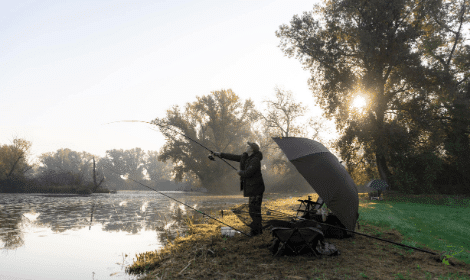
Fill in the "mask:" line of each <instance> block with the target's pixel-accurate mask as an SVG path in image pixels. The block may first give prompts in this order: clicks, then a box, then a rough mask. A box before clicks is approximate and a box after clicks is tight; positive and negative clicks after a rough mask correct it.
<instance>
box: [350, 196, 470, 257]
mask: <svg viewBox="0 0 470 280" xmlns="http://www.w3.org/2000/svg"><path fill="white" fill-rule="evenodd" d="M437 204H440V205H435V204H423V203H416V201H413V202H394V201H386V200H384V201H379V202H376V204H373V205H370V207H362V208H360V210H359V214H360V220H365V221H367V222H368V223H371V224H373V225H377V226H381V227H390V228H394V229H396V230H398V231H399V232H400V233H401V234H403V235H404V236H405V240H404V241H403V244H406V245H410V246H415V247H420V246H419V245H420V244H425V245H426V246H428V247H429V248H431V249H433V250H438V251H441V252H447V253H446V254H447V255H448V256H449V257H448V258H452V257H455V258H457V259H459V260H462V261H464V262H465V263H468V264H470V241H469V239H468V236H469V235H470V207H465V205H463V204H460V205H458V204H457V203H456V202H455V201H452V199H447V200H444V201H443V203H440V202H438V203H437ZM371 207H374V208H371Z"/></svg>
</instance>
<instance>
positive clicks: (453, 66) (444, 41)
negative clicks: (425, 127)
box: [419, 0, 470, 192]
mask: <svg viewBox="0 0 470 280" xmlns="http://www.w3.org/2000/svg"><path fill="white" fill-rule="evenodd" d="M469 11H470V1H468V0H459V1H457V0H454V1H441V0H432V1H429V2H428V3H427V5H426V17H425V19H426V21H425V23H424V27H425V28H423V30H424V33H423V36H422V39H421V40H420V41H419V48H420V49H421V50H422V52H423V57H424V60H425V62H426V66H427V72H426V74H427V78H428V79H427V85H426V86H427V88H428V90H430V91H432V92H433V96H434V100H433V102H432V103H430V108H429V111H430V112H431V113H432V116H433V121H434V122H439V124H440V127H441V129H440V130H436V131H435V133H434V135H433V136H434V138H438V139H441V140H443V141H441V143H440V144H441V147H442V149H443V150H444V151H445V152H444V154H445V159H446V168H445V173H443V174H442V175H443V176H445V177H447V178H448V179H449V180H450V181H455V180H456V181H457V182H455V183H460V184H463V185H465V187H466V191H467V192H470V175H469V174H470V165H469V164H468V159H469V158H470V45H469V42H468V33H467V38H466V37H465V35H466V34H465V33H464V32H463V31H464V30H465V29H468V27H469V23H470V13H469Z"/></svg>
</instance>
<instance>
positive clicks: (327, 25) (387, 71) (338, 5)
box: [276, 0, 430, 181]
mask: <svg viewBox="0 0 470 280" xmlns="http://www.w3.org/2000/svg"><path fill="white" fill-rule="evenodd" d="M316 9H317V11H318V12H317V13H316V14H315V15H314V14H313V13H307V12H305V13H304V14H303V15H302V16H301V17H299V16H297V15H296V16H294V17H293V19H292V20H291V23H290V26H287V25H282V26H281V27H280V29H279V31H277V32H276V35H277V36H278V37H279V38H280V39H281V44H280V47H281V49H282V50H283V51H284V52H285V53H286V55H288V56H289V57H293V56H295V57H296V58H298V59H299V60H300V61H301V63H302V65H303V66H304V68H306V69H309V70H310V71H311V73H312V77H311V78H310V81H309V83H310V86H311V88H312V90H313V93H314V95H315V97H316V98H317V100H318V102H319V105H320V106H321V107H322V108H323V109H324V110H325V116H326V117H328V118H330V119H331V118H334V120H335V122H336V126H337V129H338V131H340V132H341V133H342V136H341V138H340V139H339V141H338V142H337V145H338V148H339V149H340V152H341V157H342V158H344V159H345V160H346V162H347V165H348V167H349V166H351V165H353V164H354V160H357V159H358V155H359V152H360V151H362V153H363V155H365V157H366V158H367V160H368V161H372V160H373V164H374V165H375V166H376V168H377V171H378V173H379V174H380V177H381V178H382V179H383V180H387V181H390V180H389V179H390V177H391V175H392V172H391V170H390V168H389V164H390V162H391V153H392V152H397V150H396V147H395V146H394V145H395V144H396V142H400V141H401V140H400V137H401V136H403V135H400V134H396V133H395V132H398V131H400V133H403V134H404V136H405V138H406V139H408V140H409V141H410V143H412V144H413V145H414V144H415V143H417V142H419V141H418V139H419V137H421V136H422V134H423V133H422V132H423V131H424V130H425V129H426V128H424V127H420V126H419V124H420V123H414V124H413V125H414V126H415V127H410V123H409V122H406V121H405V118H402V119H400V120H399V119H398V118H397V114H400V113H401V111H400V110H401V109H402V108H400V107H406V108H405V110H409V109H413V108H423V107H424V106H425V104H426V103H427V101H428V100H429V99H430V97H429V95H428V93H427V92H426V91H424V90H422V89H420V88H419V85H416V81H420V80H425V76H424V66H423V65H422V64H421V57H420V53H419V52H418V51H417V50H416V44H417V42H418V39H419V38H420V34H421V33H420V31H421V29H420V28H421V26H422V23H423V21H424V14H425V13H424V3H423V2H422V1H421V2H420V1H412V0H394V1H382V0H369V1H366V0H330V1H327V2H326V4H325V6H324V7H320V6H317V7H316ZM357 96H362V97H364V98H365V99H366V100H367V106H366V108H365V109H364V110H363V111H359V110H355V109H353V108H352V106H351V104H352V102H353V101H354V99H355V98H356V97H357ZM397 104H399V105H400V106H396V105H397ZM401 105H403V106H401ZM408 113H409V112H408ZM409 117H410V116H409V114H408V115H407V117H406V118H409ZM412 117H416V116H412ZM413 128H415V129H417V130H414V129H413ZM411 147H412V145H408V146H407V148H411Z"/></svg>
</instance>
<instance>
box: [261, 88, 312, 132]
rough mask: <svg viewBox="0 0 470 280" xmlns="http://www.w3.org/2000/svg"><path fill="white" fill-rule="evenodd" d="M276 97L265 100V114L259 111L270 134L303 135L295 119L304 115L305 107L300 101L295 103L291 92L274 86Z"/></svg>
mask: <svg viewBox="0 0 470 280" xmlns="http://www.w3.org/2000/svg"><path fill="white" fill-rule="evenodd" d="M274 91H275V92H276V98H275V99H274V100H269V99H268V100H265V101H264V103H266V104H267V110H266V114H265V115H263V114H261V113H260V116H261V117H262V118H263V120H264V125H265V126H266V127H267V128H268V131H269V132H270V134H271V135H272V136H280V137H289V136H296V135H297V136H305V131H304V130H303V129H302V126H301V125H299V124H297V123H296V122H295V121H296V119H297V118H298V117H302V116H304V115H305V112H306V110H307V107H305V106H303V105H302V102H299V103H296V102H295V100H294V97H293V96H292V92H290V91H286V90H283V89H281V88H279V87H277V86H276V87H275V89H274Z"/></svg>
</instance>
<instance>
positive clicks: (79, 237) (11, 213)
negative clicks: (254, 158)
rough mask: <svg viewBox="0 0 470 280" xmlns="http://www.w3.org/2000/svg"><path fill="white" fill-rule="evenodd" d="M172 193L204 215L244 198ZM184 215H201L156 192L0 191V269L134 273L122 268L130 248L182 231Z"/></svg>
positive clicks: (106, 275)
mask: <svg viewBox="0 0 470 280" xmlns="http://www.w3.org/2000/svg"><path fill="white" fill-rule="evenodd" d="M169 195H170V196H172V197H174V198H175V199H178V200H180V201H182V202H184V203H185V204H188V205H191V206H192V207H194V208H196V209H198V210H199V211H202V212H206V213H208V214H211V213H212V212H213V211H216V210H220V209H228V208H229V207H230V205H233V204H237V203H245V202H246V201H245V200H246V199H245V198H243V197H241V196H228V197H220V196H207V195H205V194H187V193H169ZM188 216H195V217H199V218H200V217H201V216H202V215H201V214H199V213H197V212H196V211H193V210H191V209H189V208H188V207H186V206H184V205H181V204H180V203H176V202H174V201H172V200H169V199H168V198H165V197H163V196H161V195H159V194H155V192H118V193H117V194H94V195H91V196H89V197H48V196H43V195H38V194H1V195H0V251H1V253H2V254H0V263H1V264H2V273H0V274H1V275H0V276H2V275H3V274H5V275H7V276H8V275H9V276H11V277H17V278H18V277H20V278H30V279H54V277H53V275H56V274H57V272H60V273H65V274H64V275H69V274H70V275H72V277H69V276H68V277H67V279H92V276H91V275H92V274H93V275H94V277H95V279H132V277H133V276H129V275H125V274H124V273H123V272H124V266H125V264H130V263H131V262H132V258H133V257H135V253H142V252H145V251H152V250H156V249H158V248H160V247H162V246H163V245H164V244H165V243H166V242H167V241H168V240H171V239H173V238H174V237H175V236H177V235H184V233H185V231H186V230H185V219H187V218H188ZM126 254H127V255H128V256H127V257H126V258H124V257H123V256H124V255H126ZM46 261H47V262H46ZM74 261H75V263H74ZM24 262H28V263H34V264H35V269H37V270H43V271H45V272H44V274H43V275H42V276H38V275H34V274H28V273H29V272H28V271H24V267H22V265H23V263H24ZM77 262H80V263H82V262H83V263H87V265H83V266H82V267H81V269H78V268H77V271H74V272H73V274H72V272H71V271H70V267H73V266H74V265H76V263H77ZM48 263H49V264H55V265H53V267H51V268H50V270H49V271H48V270H44V268H43V267H41V265H44V266H47V264H48ZM4 268H7V270H6V271H4ZM31 269H32V268H31ZM85 272H86V273H85ZM51 275H52V276H51ZM0 278H1V277H0Z"/></svg>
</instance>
